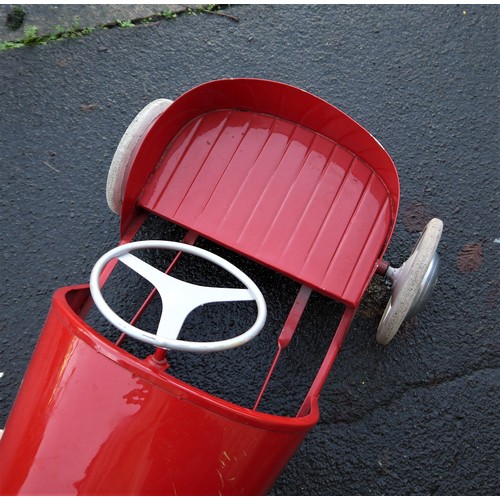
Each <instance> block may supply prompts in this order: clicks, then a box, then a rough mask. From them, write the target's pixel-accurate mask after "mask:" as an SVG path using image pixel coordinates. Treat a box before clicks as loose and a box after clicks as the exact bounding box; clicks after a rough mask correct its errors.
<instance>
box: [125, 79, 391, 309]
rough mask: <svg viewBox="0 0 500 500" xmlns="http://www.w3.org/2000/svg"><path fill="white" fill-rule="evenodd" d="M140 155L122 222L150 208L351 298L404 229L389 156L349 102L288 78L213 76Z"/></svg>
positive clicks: (182, 100) (352, 301) (177, 107)
mask: <svg viewBox="0 0 500 500" xmlns="http://www.w3.org/2000/svg"><path fill="white" fill-rule="evenodd" d="M133 156H134V158H133V160H132V161H133V163H134V165H133V168H132V169H131V172H130V177H129V181H128V184H127V187H126V190H125V198H124V204H123V210H122V232H124V231H126V228H127V226H128V225H129V224H130V223H131V221H132V220H133V219H134V216H135V215H136V214H137V213H138V211H139V209H140V208H144V209H146V210H149V211H152V212H155V213H156V214H159V215H160V216H162V217H165V218H167V219H170V220H172V221H174V222H176V223H179V224H181V225H183V226H185V227H187V228H189V229H193V230H195V231H197V232H199V233H200V234H202V235H204V236H206V237H208V238H210V239H212V240H214V241H216V242H218V243H220V244H222V245H224V246H227V247H229V248H232V249H234V250H236V251H238V252H241V253H244V254H245V255H247V256H249V257H251V258H253V259H255V260H258V261H259V262H262V263H264V264H265V265H267V266H270V267H272V268H273V269H276V270H278V271H279V272H283V273H284V274H287V275H288V276H291V277H292V278H293V279H296V280H298V281H299V282H301V283H304V284H306V285H307V286H310V287H312V288H314V289H316V290H319V291H320V292H321V293H324V294H326V295H329V296H330V297H332V298H335V299H337V300H340V301H342V302H344V303H345V304H347V305H348V306H356V305H357V304H358V303H359V301H360V300H361V297H362V295H363V292H364V291H365V289H366V287H367V286H368V284H369V282H370V280H371V278H372V276H373V274H374V272H375V269H376V267H377V260H378V259H379V258H380V257H381V256H382V255H383V253H384V252H385V249H386V247H387V244H388V242H389V239H390V235H391V234H392V231H393V229H394V225H395V220H396V214H397V209H398V205H399V180H398V176H397V172H396V169H395V167H394V164H393V162H392V160H391V159H390V157H389V155H388V154H387V153H386V152H385V150H384V149H383V148H382V147H381V146H380V144H379V143H378V142H377V141H376V140H375V139H374V138H373V137H372V136H371V135H370V134H369V133H368V132H367V131H366V130H365V129H363V128H362V127H361V126H360V125H359V124H357V123H356V122H355V121H354V120H352V119H351V118H350V117H348V116H347V115H345V114H344V113H343V112H341V111H340V110H338V109H337V108H335V107H334V106H332V105H330V104H328V103H327V102H325V101H323V100H321V99H319V98H318V97H316V96H313V95H312V94H309V93H307V92H305V91H303V90H300V89H297V88H295V87H292V86H289V85H285V84H281V83H277V82H271V81H266V80H256V79H236V80H219V81H215V82H209V83H206V84H203V85H201V86H199V87H197V88H195V89H193V90H191V91H189V92H187V93H186V94H184V95H182V96H181V97H179V98H178V99H177V100H176V101H174V103H173V104H172V105H171V106H170V107H169V108H168V109H167V110H166V111H165V112H164V114H163V115H161V116H160V117H159V118H158V120H157V121H156V122H155V123H154V124H153V126H152V128H151V130H150V132H149V133H148V134H147V135H146V137H145V138H144V140H143V141H142V143H141V144H139V145H138V147H137V150H136V151H135V152H134V155H133ZM146 184H147V185H146ZM144 186H146V187H145V189H144ZM167 193H168V194H167Z"/></svg>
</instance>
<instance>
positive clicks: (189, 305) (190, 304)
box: [90, 240, 267, 352]
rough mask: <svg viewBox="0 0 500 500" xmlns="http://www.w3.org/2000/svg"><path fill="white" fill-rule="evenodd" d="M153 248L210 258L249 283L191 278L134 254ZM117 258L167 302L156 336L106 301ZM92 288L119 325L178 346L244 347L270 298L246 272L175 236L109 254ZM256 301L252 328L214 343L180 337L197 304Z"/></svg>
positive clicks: (104, 310)
mask: <svg viewBox="0 0 500 500" xmlns="http://www.w3.org/2000/svg"><path fill="white" fill-rule="evenodd" d="M149 248H158V249H165V250H176V251H179V252H185V253H188V254H192V255H196V256H198V257H201V258H203V259H206V260H208V261H210V262H212V263H214V264H216V265H218V266H219V267H221V268H223V269H225V270H226V271H228V272H229V273H230V274H232V275H233V276H234V277H235V278H237V279H238V280H239V281H240V282H241V283H242V284H243V285H245V287H246V288H218V287H207V286H200V285H195V284H192V283H187V282H185V281H181V280H179V279H177V278H174V277H172V276H169V275H168V274H165V273H163V272H162V271H160V270H158V269H156V268H155V267H153V266H151V265H150V264H148V263H146V262H144V261H143V260H141V259H139V258H138V257H136V256H134V255H132V253H131V252H133V251H135V250H142V249H149ZM115 258H117V259H118V260H120V262H122V263H123V264H125V265H126V266H128V267H129V268H131V269H132V270H134V271H135V272H137V273H138V274H140V275H141V276H142V277H143V278H145V279H146V280H148V281H149V282H150V283H151V284H152V285H153V286H154V287H155V288H156V290H157V291H158V293H159V295H160V297H161V301H162V313H161V317H160V321H159V324H158V328H157V331H156V335H155V334H152V333H150V332H146V331H144V330H142V329H140V328H138V327H136V326H134V325H131V324H130V323H128V322H127V321H125V320H124V319H122V318H121V317H120V316H118V315H117V314H116V313H115V312H114V311H113V310H112V309H111V308H110V307H109V305H108V304H107V302H106V301H105V300H104V297H103V295H102V292H101V288H100V286H99V278H100V276H101V273H102V271H103V269H104V268H105V266H106V265H107V264H108V262H110V261H111V260H112V259H115ZM90 292H91V294H92V298H93V299H94V303H95V305H96V307H97V308H98V309H99V310H100V312H101V313H102V314H103V316H104V317H105V318H106V319H107V320H108V321H109V322H110V323H111V324H113V325H114V326H116V328H118V329H119V330H121V331H122V332H124V333H126V334H127V335H130V336H131V337H134V338H136V339H138V340H141V341H143V342H146V343H148V344H153V345H155V346H157V347H161V348H164V349H172V350H178V351H187V352H215V351H224V350H227V349H232V348H234V347H239V346H241V345H243V344H245V343H246V342H248V341H249V340H251V339H253V338H254V337H255V336H256V335H257V334H258V333H259V332H260V331H261V330H262V328H263V326H264V323H265V321H266V315H267V308H266V302H265V300H264V297H263V295H262V293H261V291H260V290H259V288H258V287H257V285H256V284H255V283H254V282H253V281H252V280H251V279H250V278H249V277H248V276H247V275H246V274H245V273H244V272H243V271H241V270H240V269H238V268H237V267H236V266H234V265H233V264H231V263H230V262H228V261H227V260H225V259H223V258H222V257H219V256H217V255H215V254H213V253H211V252H209V251H207V250H203V249H201V248H199V247H195V246H192V245H186V244H184V243H177V242H173V241H161V240H150V241H139V242H134V243H127V244H124V245H121V246H119V247H117V248H114V249H113V250H110V251H109V252H107V253H105V254H104V255H103V256H102V257H101V258H100V259H99V260H98V261H97V262H96V264H95V265H94V268H93V269H92V273H91V275H90ZM251 300H253V301H255V302H256V304H257V318H256V320H255V322H254V324H253V325H252V326H251V327H250V329H249V330H247V331H246V332H244V333H242V334H241V335H238V336H237V337H232V338H229V339H225V340H218V341H213V342H192V341H187V340H179V339H178V338H177V337H178V336H179V333H180V331H181V328H182V325H183V323H184V321H185V319H186V318H187V316H188V315H189V313H191V312H192V311H193V310H194V309H196V308H197V307H199V306H201V305H203V304H208V303H212V302H233V301H251Z"/></svg>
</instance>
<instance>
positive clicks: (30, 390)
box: [0, 286, 318, 495]
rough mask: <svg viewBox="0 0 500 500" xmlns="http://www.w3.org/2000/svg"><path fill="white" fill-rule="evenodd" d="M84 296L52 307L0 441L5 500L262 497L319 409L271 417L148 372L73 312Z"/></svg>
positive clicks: (58, 298)
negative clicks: (42, 498)
mask: <svg viewBox="0 0 500 500" xmlns="http://www.w3.org/2000/svg"><path fill="white" fill-rule="evenodd" d="M87 295H88V287H86V286H85V287H73V288H66V289H61V290H58V291H57V292H56V294H55V296H54V300H53V304H52V308H51V311H50V313H49V316H48V318H47V322H46V324H45V327H44V329H43V331H42V335H41V337H40V341H39V343H38V345H37V348H36V351H35V354H34V356H33V361H32V363H31V364H30V367H29V369H28V372H27V373H26V377H25V379H24V381H23V384H22V387H21V389H20V392H19V395H18V398H17V400H16V403H15V405H14V408H13V410H12V413H11V415H10V417H9V421H8V422H7V427H6V431H5V434H4V436H3V438H2V439H1V440H0V457H1V458H0V470H1V471H2V473H1V474H0V494H2V495H15V494H21V495H61V494H64V495H72V494H80V495H108V494H113V495H160V494H161V495H169V494H170V495H174V494H178V495H202V494H203V495H217V494H226V495H227V494H233V495H240V494H241V495H243V494H263V493H265V492H266V491H267V490H268V489H269V488H270V486H271V485H272V483H273V482H274V480H275V479H276V478H277V476H278V474H279V473H280V471H281V469H282V468H283V467H284V466H285V465H286V463H287V462H288V460H289V459H290V458H291V456H292V455H293V453H294V451H295V450H296V448H297V447H298V446H299V444H300V443H301V441H302V440H303V438H304V437H305V435H306V434H307V432H308V431H309V430H310V428H311V427H312V426H313V425H314V424H315V423H316V421H317V419H318V408H317V406H314V407H313V408H311V410H310V411H309V412H308V414H307V415H306V416H304V418H298V419H297V418H289V417H278V416H273V415H267V414H264V413H259V412H255V411H252V410H249V409H245V408H241V407H239V406H236V405H234V404H231V403H228V402H226V401H223V400H221V399H218V398H216V397H213V396H210V395H208V394H207V393H204V392H203V391H200V390H198V389H196V388H194V387H191V386H188V385H187V384H184V383H182V382H180V381H179V380H177V379H175V378H173V377H171V376H170V375H168V374H165V373H163V372H161V371H159V370H154V369H153V368H152V367H150V366H148V365H147V364H146V363H145V362H143V361H140V360H138V359H137V358H134V357H133V356H131V355H130V354H128V353H126V352H125V351H122V350H121V349H120V348H118V347H116V346H115V345H113V344H111V343H109V342H108V341H107V340H105V339H103V338H102V337H101V336H100V335H98V334H97V333H96V332H94V331H93V330H92V329H91V328H90V327H89V326H88V325H87V324H86V323H85V322H84V321H83V320H82V319H81V318H80V317H79V316H78V315H77V314H76V313H75V311H74V310H73V309H76V310H78V308H79V305H80V304H82V303H83V302H84V301H85V299H86V296H87ZM71 305H72V307H71ZM11 422H12V423H11Z"/></svg>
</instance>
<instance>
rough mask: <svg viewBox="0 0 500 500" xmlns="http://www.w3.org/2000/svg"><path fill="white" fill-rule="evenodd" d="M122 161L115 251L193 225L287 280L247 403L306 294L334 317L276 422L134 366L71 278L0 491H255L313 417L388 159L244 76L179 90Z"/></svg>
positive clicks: (382, 201)
mask: <svg viewBox="0 0 500 500" xmlns="http://www.w3.org/2000/svg"><path fill="white" fill-rule="evenodd" d="M130 166H131V168H130V170H129V172H128V174H127V175H128V179H127V183H126V188H125V192H124V200H123V206H122V214H121V228H120V230H121V241H120V243H126V242H129V241H131V240H132V239H133V238H134V235H135V234H136V232H137V231H138V230H139V228H140V227H141V225H142V224H143V222H144V220H145V218H146V216H147V212H153V213H155V214H158V215H160V216H161V217H164V218H166V219H169V220H172V221H174V222H176V223H177V224H180V225H181V226H184V227H185V228H187V229H189V230H191V232H188V236H187V237H188V238H189V239H190V243H194V241H195V239H196V236H197V234H198V233H199V234H201V235H203V236H205V237H207V238H209V239H211V240H214V241H216V242H218V243H220V244H222V245H224V246H226V247H229V248H231V249H233V250H236V251H238V252H240V253H243V254H245V255H247V256H248V257H250V258H252V259H254V260H256V261H259V262H261V263H263V264H265V265H266V266H269V267H271V268H273V269H275V270H277V271H279V272H281V273H284V274H286V275H288V276H290V277H292V278H293V279H295V280H297V281H299V282H300V283H302V284H303V286H302V287H301V290H300V292H299V294H298V296H297V298H296V300H295V303H294V305H293V307H292V309H291V311H290V313H289V315H288V318H287V320H286V322H285V324H284V326H283V330H282V333H281V334H280V335H279V336H278V337H277V353H276V356H275V358H274V361H273V362H272V364H271V367H270V370H269V372H268V376H267V377H266V378H265V380H264V381H263V386H262V390H261V392H260V394H259V396H258V398H257V401H256V403H255V407H254V408H255V409H256V408H258V405H259V401H260V398H261V397H262V394H263V393H264V391H265V389H266V386H267V383H268V382H269V379H270V377H271V376H272V374H273V370H274V367H275V366H276V362H277V360H278V358H279V357H280V354H281V352H282V351H283V350H284V349H285V348H286V346H287V345H288V342H289V341H290V339H291V338H292V336H293V334H294V332H295V328H296V327H297V325H298V323H299V320H300V317H301V314H302V312H303V311H304V309H305V308H306V305H307V301H308V298H309V295H310V292H311V289H315V290H318V291H320V292H321V293H324V294H326V295H328V296H330V297H332V298H334V299H337V300H339V301H341V302H343V303H344V304H345V306H346V307H345V311H344V315H343V317H342V319H341V321H340V324H339V327H338V328H337V331H336V332H335V335H334V336H333V339H332V342H331V345H330V347H329V349H328V351H327V353H326V355H325V357H324V359H323V361H322V363H321V366H320V368H319V370H318V373H317V375H316V377H315V379H314V381H313V383H312V385H311V387H310V389H309V392H308V393H307V395H306V397H305V399H304V402H303V404H302V406H301V408H300V410H299V412H298V414H297V415H296V416H295V417H283V416H276V415H271V414H266V413H262V412H259V411H256V410H255V409H254V410H251V409H249V408H242V407H240V406H237V405H235V404H232V403H230V402H226V401H224V400H221V399H219V398H216V397H214V396H211V395H209V394H207V393H205V392H203V391H201V390H198V389H196V388H194V387H192V386H189V385H187V384H185V383H183V382H181V381H179V380H177V379H175V378H174V377H172V376H171V375H169V374H168V373H165V372H164V371H163V370H164V369H165V368H166V367H167V363H166V362H165V363H164V362H163V358H162V357H161V356H157V354H159V353H157V354H155V356H154V357H150V358H149V359H146V360H140V359H137V358H135V357H133V356H132V355H130V354H128V353H127V352H125V351H123V350H122V349H121V348H120V347H118V346H116V345H113V344H111V343H110V342H108V341H107V340H106V339H104V338H103V337H101V336H100V335H99V334H98V333H97V332H96V331H94V330H93V329H92V328H91V327H90V326H89V325H87V323H86V322H85V321H84V319H83V318H84V317H85V315H86V313H87V312H88V310H89V309H90V307H91V306H92V300H91V298H90V297H89V291H88V287H87V286H81V287H73V288H66V289H61V290H59V291H57V292H56V294H55V296H54V300H53V304H52V308H51V310H50V312H49V315H48V318H47V322H46V324H45V326H44V329H43V331H42V334H41V337H40V341H39V343H38V345H37V348H36V351H35V353H34V356H33V359H32V361H31V363H30V366H29V369H28V371H27V373H26V376H25V379H24V382H23V384H22V386H21V389H20V391H19V394H18V397H17V399H16V402H15V404H14V407H13V410H12V413H11V415H10V417H9V420H8V422H7V426H6V430H5V433H4V436H3V438H2V439H1V440H0V470H1V471H2V473H1V474H0V494H3V495H12V494H33V495H35V494H36V495H38V494H47V495H48V494H68V495H69V494H88V495H99V494H101V495H106V494H113V495H124V494H127V495H147V494H158V495H160V494H161V495H165V494H182V495H198V494H203V495H216V494H233V495H239V494H264V493H266V492H267V491H268V489H269V488H270V487H271V485H272V484H273V482H274V480H275V479H276V477H277V476H278V474H279V473H280V471H281V470H282V468H283V467H284V466H285V465H286V463H287V462H288V460H289V459H290V458H291V456H292V455H293V453H294V451H295V450H296V448H297V447H298V446H299V445H300V443H301V441H302V440H303V439H304V437H305V436H306V434H307V432H308V431H309V430H310V429H311V428H312V427H313V426H314V424H315V423H316V422H317V420H318V417H319V411H318V398H319V395H320V392H321V389H322V387H323V385H324V383H325V381H326V378H327V376H328V373H329V372H330V369H331V367H332V364H333V362H334V360H335V357H336V355H337V353H338V352H339V349H340V347H341V345H342V342H343V340H344V338H345V335H346V333H347V330H348V328H349V325H350V323H351V321H352V318H353V316H354V314H355V311H356V307H357V305H358V304H359V301H360V300H361V297H362V295H363V292H364V290H365V289H366V287H367V286H368V284H369V281H370V279H371V278H372V276H373V274H374V273H375V271H376V269H377V267H380V266H383V262H382V261H381V257H382V255H383V253H384V251H385V249H386V247H387V244H388V242H389V239H390V237H391V234H392V231H393V229H394V225H395V220H396V215H397V210H398V205H399V181H398V176H397V173H396V170H395V167H394V165H393V163H392V161H391V159H390V157H389V156H388V155H387V153H386V152H385V151H384V150H383V148H382V147H381V146H380V144H379V143H378V142H377V141H376V140H375V139H374V138H373V137H372V136H371V135H370V134H369V133H368V132H367V131H366V130H364V129H363V128H362V127H361V126H360V125H358V124H357V123H356V122H355V121H354V120H352V119H351V118H349V117H348V116H347V115H345V114H344V113H342V112H341V111H340V110H338V109H337V108H335V107H334V106H331V105H330V104H328V103H326V102H325V101H323V100H321V99H319V98H317V97H315V96H313V95H311V94H309V93H307V92H304V91H302V90H300V89H297V88H295V87H291V86H289V85H285V84H281V83H276V82H270V81H265V80H255V79H236V80H221V81H215V82H209V83H207V84H203V85H200V86H199V87H197V88H195V89H193V90H191V91H189V92H187V93H186V94H184V95H182V96H181V97H180V98H178V99H177V100H176V101H175V102H174V103H173V104H172V105H171V106H170V107H169V108H168V109H167V110H166V111H165V112H164V113H163V114H162V115H161V116H159V117H158V119H157V120H156V121H155V122H154V123H153V124H152V125H151V127H150V129H149V131H148V132H147V134H145V136H144V137H143V138H142V140H141V142H140V143H139V144H138V145H137V147H136V149H135V150H134V151H133V153H132V155H131V158H130ZM113 267H114V264H110V265H109V266H108V267H107V268H106V270H105V272H104V273H103V277H102V282H103V283H104V281H105V280H106V279H107V278H108V276H109V275H110V273H111V272H112V271H113ZM149 300H150V299H147V300H146V303H145V305H144V308H145V307H146V306H147V303H148V302H149ZM142 310H143V308H141V309H140V310H139V312H138V313H137V317H138V316H140V314H141V313H142Z"/></svg>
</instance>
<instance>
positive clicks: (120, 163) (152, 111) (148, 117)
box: [106, 99, 172, 215]
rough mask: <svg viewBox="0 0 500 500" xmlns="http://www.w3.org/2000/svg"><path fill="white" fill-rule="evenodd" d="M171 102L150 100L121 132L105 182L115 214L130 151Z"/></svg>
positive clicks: (126, 173) (118, 209)
mask: <svg viewBox="0 0 500 500" xmlns="http://www.w3.org/2000/svg"><path fill="white" fill-rule="evenodd" d="M171 104H172V101H171V100H170V99H156V100H155V101H152V102H150V103H149V104H148V105H147V106H146V107H144V108H143V109H142V110H141V111H140V112H139V113H138V115H137V116H136V117H135V118H134V120H133V121H132V123H131V124H130V125H129V126H128V128H127V130H126V131H125V133H124V134H123V137H122V138H121V140H120V143H119V144H118V147H117V148H116V151H115V154H114V156H113V160H112V161H111V166H110V167H109V172H108V180H107V183H106V201H107V202H108V206H109V208H110V209H111V210H112V211H113V212H114V213H115V214H118V215H120V212H121V209H122V203H123V194H124V191H125V182H126V179H127V177H128V172H129V169H130V159H131V155H132V152H133V151H134V149H135V147H136V146H137V144H138V143H139V141H140V140H141V139H142V138H143V137H144V135H145V134H146V133H147V131H148V130H149V128H150V126H151V124H152V123H153V122H154V121H155V120H156V119H157V118H158V116H160V115H161V114H162V113H163V112H164V111H165V110H166V109H167V108H168V107H169V106H170V105H171Z"/></svg>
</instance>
